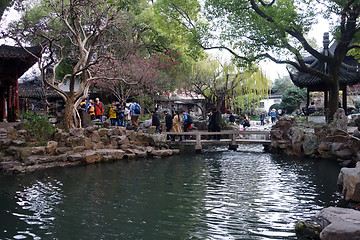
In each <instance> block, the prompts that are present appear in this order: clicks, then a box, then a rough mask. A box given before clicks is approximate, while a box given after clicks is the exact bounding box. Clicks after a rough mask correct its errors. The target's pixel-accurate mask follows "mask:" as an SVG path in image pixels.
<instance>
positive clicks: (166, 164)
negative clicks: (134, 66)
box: [0, 146, 339, 240]
mask: <svg viewBox="0 0 360 240" xmlns="http://www.w3.org/2000/svg"><path fill="white" fill-rule="evenodd" d="M338 170H339V169H338V167H336V166H335V167H334V166H333V165H331V164H329V163H323V162H319V161H314V160H306V159H296V158H284V157H282V156H272V155H269V154H266V153H263V152H262V148H261V147H251V146H246V147H242V148H240V149H239V150H238V152H231V151H227V150H226V149H225V148H208V149H205V150H204V151H203V153H202V154H196V155H194V154H192V153H190V154H186V153H185V154H182V155H179V156H173V157H170V158H166V159H161V160H159V159H149V160H141V161H128V162H125V161H122V162H116V163H111V164H103V165H92V166H87V167H83V168H67V169H57V170H51V171H47V175H44V174H40V173H37V174H34V175H30V176H31V177H29V175H19V176H17V177H16V179H15V178H14V177H6V178H5V177H0V178H1V179H0V180H1V181H0V189H1V190H0V210H1V212H6V214H5V215H6V216H2V215H0V226H3V229H2V231H1V232H0V239H49V238H51V239H70V240H71V239H76V240H77V239H156V240H157V239H296V236H295V234H294V225H295V223H296V222H297V221H299V220H300V219H301V220H303V219H304V218H307V217H310V216H311V215H312V214H313V213H314V212H315V211H316V210H318V209H320V208H322V207H324V206H326V205H329V204H331V201H330V199H331V197H332V194H333V193H334V191H335V188H336V178H337V174H338ZM4 206H6V207H4ZM7 219H8V220H7ZM0 230H1V229H0Z"/></svg>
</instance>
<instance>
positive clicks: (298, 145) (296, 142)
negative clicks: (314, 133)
mask: <svg viewBox="0 0 360 240" xmlns="http://www.w3.org/2000/svg"><path fill="white" fill-rule="evenodd" d="M304 135H305V134H304V132H303V131H302V130H300V129H295V130H294V132H293V134H292V138H291V145H292V152H293V155H301V154H302V144H303V139H304Z"/></svg>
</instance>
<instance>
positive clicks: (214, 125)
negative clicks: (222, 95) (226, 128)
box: [209, 108, 221, 140]
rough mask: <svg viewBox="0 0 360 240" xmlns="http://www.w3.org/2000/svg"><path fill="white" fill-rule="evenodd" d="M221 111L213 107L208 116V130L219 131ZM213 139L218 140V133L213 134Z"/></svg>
mask: <svg viewBox="0 0 360 240" xmlns="http://www.w3.org/2000/svg"><path fill="white" fill-rule="evenodd" d="M220 125H221V113H220V112H219V111H218V110H217V108H213V109H212V110H211V112H210V116H209V132H220V130H221V127H220ZM213 137H214V139H216V140H220V135H214V136H213Z"/></svg>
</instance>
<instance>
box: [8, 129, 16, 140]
mask: <svg viewBox="0 0 360 240" xmlns="http://www.w3.org/2000/svg"><path fill="white" fill-rule="evenodd" d="M6 137H7V138H9V139H11V140H17V139H18V138H19V133H18V131H16V129H15V128H13V127H9V128H7V129H6Z"/></svg>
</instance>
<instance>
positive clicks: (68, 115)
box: [64, 97, 75, 130]
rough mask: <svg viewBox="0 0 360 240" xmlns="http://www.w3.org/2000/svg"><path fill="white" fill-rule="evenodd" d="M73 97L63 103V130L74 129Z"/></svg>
mask: <svg viewBox="0 0 360 240" xmlns="http://www.w3.org/2000/svg"><path fill="white" fill-rule="evenodd" d="M73 98H74V97H72V98H71V97H70V98H68V99H67V100H66V101H65V114H64V125H65V129H67V130H68V129H71V128H74V127H75V125H74V99H73Z"/></svg>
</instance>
